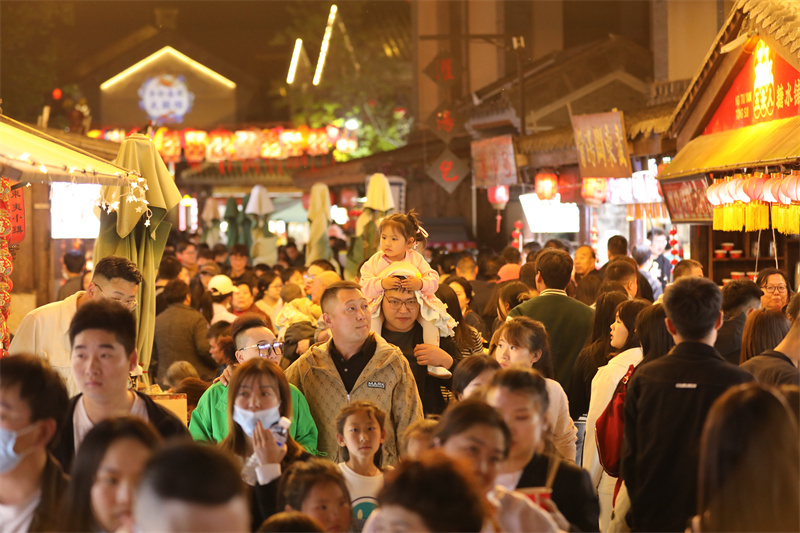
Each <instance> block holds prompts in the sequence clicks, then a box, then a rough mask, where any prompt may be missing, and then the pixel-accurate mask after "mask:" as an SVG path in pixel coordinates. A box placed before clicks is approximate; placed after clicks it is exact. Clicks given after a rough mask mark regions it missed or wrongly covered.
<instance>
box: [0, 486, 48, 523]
mask: <svg viewBox="0 0 800 533" xmlns="http://www.w3.org/2000/svg"><path fill="white" fill-rule="evenodd" d="M41 500H42V490H41V489H39V490H37V491H36V492H35V493H34V494H33V496H31V498H30V499H29V500H28V501H26V502H22V503H20V504H19V505H4V504H2V503H0V533H27V531H28V529H29V528H30V527H31V522H33V514H34V512H35V511H36V507H38V505H39V502H40V501H41Z"/></svg>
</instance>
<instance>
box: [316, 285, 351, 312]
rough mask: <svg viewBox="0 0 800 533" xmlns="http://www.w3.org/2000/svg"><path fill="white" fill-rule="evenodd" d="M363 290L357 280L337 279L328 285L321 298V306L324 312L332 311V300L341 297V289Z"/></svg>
mask: <svg viewBox="0 0 800 533" xmlns="http://www.w3.org/2000/svg"><path fill="white" fill-rule="evenodd" d="M348 290H349V291H359V292H360V291H361V285H359V284H358V283H356V282H355V281H337V282H334V283H331V284H330V285H328V286H327V287H326V288H325V290H324V291H323V292H322V296H320V299H319V306H320V308H322V312H323V313H329V312H331V309H330V308H329V306H330V303H329V302H330V301H331V300H336V299H337V298H339V291H348Z"/></svg>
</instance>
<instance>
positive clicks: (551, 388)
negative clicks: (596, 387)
mask: <svg viewBox="0 0 800 533" xmlns="http://www.w3.org/2000/svg"><path fill="white" fill-rule="evenodd" d="M545 382H546V388H547V396H548V398H549V400H550V405H549V406H548V407H547V413H546V417H547V420H548V422H550V424H549V428H548V434H549V435H550V437H551V438H552V440H553V444H554V445H555V447H556V450H558V452H559V453H560V454H561V455H562V456H563V457H564V459H566V460H567V461H572V462H573V463H574V462H575V450H576V449H575V442H576V441H577V440H578V428H576V427H575V424H574V423H573V421H572V418H571V417H570V416H569V400H567V394H566V393H565V392H564V389H563V388H562V387H561V384H560V383H559V382H558V381H555V380H552V379H550V378H545Z"/></svg>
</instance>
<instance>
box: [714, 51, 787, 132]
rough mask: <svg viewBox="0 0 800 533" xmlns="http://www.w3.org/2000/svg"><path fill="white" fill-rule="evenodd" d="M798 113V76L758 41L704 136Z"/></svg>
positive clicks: (778, 56)
mask: <svg viewBox="0 0 800 533" xmlns="http://www.w3.org/2000/svg"><path fill="white" fill-rule="evenodd" d="M798 114H800V73H798V72H797V71H796V70H795V69H794V67H792V66H791V65H790V64H789V63H788V62H786V60H784V59H783V58H782V57H781V56H780V55H778V54H776V53H774V52H772V50H770V48H769V47H768V46H767V45H766V44H765V43H764V41H759V42H758V44H757V45H756V48H755V50H754V51H753V53H752V54H751V55H750V57H749V58H748V59H747V61H746V62H745V64H744V67H742V70H741V72H739V74H738V75H737V76H736V79H735V80H734V81H733V84H732V85H731V88H730V89H729V90H728V92H727V93H726V94H725V97H724V98H723V99H722V103H721V104H720V106H719V108H717V111H716V112H715V113H714V116H712V117H711V120H710V121H709V123H708V126H706V128H705V130H704V131H703V134H704V135H706V134H709V133H717V132H720V131H729V130H735V129H738V128H743V127H745V126H751V125H753V124H758V123H761V122H768V121H770V120H777V119H781V118H789V117H796V116H797V115H798Z"/></svg>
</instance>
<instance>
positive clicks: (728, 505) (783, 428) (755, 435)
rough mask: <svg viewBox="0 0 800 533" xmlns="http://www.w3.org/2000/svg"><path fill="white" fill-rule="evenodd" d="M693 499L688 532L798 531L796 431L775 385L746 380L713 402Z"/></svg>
mask: <svg viewBox="0 0 800 533" xmlns="http://www.w3.org/2000/svg"><path fill="white" fill-rule="evenodd" d="M697 502H698V507H697V511H698V516H696V517H695V518H694V519H693V520H692V531H703V532H710V531H800V433H799V432H798V427H797V419H796V418H795V416H794V414H793V413H792V412H791V409H790V408H789V406H788V405H787V403H786V400H785V399H784V398H783V397H782V396H781V395H780V394H776V391H775V389H772V388H770V387H764V386H763V385H759V384H758V383H747V384H744V385H739V386H738V387H733V388H731V389H729V390H728V391H727V392H725V393H724V394H723V395H722V396H720V397H719V398H717V400H716V401H715V402H714V405H713V406H712V407H711V410H710V411H709V413H708V417H707V418H706V421H705V425H704V427H703V436H702V438H701V440H700V475H699V482H698V490H697Z"/></svg>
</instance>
